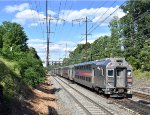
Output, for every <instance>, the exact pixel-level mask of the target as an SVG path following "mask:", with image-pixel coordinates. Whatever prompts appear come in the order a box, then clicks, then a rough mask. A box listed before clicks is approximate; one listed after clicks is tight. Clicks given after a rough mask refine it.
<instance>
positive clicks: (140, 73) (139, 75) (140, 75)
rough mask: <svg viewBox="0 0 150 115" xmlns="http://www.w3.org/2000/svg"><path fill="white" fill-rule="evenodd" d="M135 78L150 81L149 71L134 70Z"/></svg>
mask: <svg viewBox="0 0 150 115" xmlns="http://www.w3.org/2000/svg"><path fill="white" fill-rule="evenodd" d="M133 76H134V77H135V78H137V79H142V78H143V77H146V78H148V79H150V72H149V71H144V72H143V71H142V70H134V72H133Z"/></svg>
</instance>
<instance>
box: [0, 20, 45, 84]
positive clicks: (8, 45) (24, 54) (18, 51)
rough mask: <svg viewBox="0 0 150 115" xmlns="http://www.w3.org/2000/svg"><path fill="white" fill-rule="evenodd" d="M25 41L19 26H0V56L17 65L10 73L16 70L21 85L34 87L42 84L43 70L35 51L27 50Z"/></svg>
mask: <svg viewBox="0 0 150 115" xmlns="http://www.w3.org/2000/svg"><path fill="white" fill-rule="evenodd" d="M27 40H28V38H27V36H26V34H25V32H24V30H23V27H21V25H20V24H17V23H11V22H7V21H5V22H3V23H2V25H1V26H0V55H1V56H3V58H6V59H8V60H9V61H15V62H16V63H17V64H16V65H15V66H14V70H12V71H15V69H16V68H17V69H18V71H17V73H18V74H19V75H20V76H21V79H22V82H23V83H25V84H27V85H28V86H35V85H37V84H39V83H40V82H43V80H44V76H45V70H44V67H43V65H42V62H41V60H40V58H39V56H38V55H37V52H36V50H35V49H34V48H28V46H27ZM1 69H3V68H1ZM6 71H7V70H6ZM3 73H5V70H4V71H3ZM7 79H8V80H9V78H7ZM12 85H13V83H12Z"/></svg>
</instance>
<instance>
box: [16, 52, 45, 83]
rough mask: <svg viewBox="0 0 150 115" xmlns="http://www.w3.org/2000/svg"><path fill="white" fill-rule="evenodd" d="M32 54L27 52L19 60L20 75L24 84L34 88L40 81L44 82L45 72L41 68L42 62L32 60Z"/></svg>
mask: <svg viewBox="0 0 150 115" xmlns="http://www.w3.org/2000/svg"><path fill="white" fill-rule="evenodd" d="M34 56H35V55H34V54H33V53H31V52H29V53H28V54H26V55H24V56H23V57H22V58H21V59H20V60H19V63H18V64H19V68H20V74H21V76H22V77H23V80H24V81H25V83H27V84H28V85H29V86H35V85H37V84H39V83H40V82H41V81H42V79H43V80H44V76H45V70H44V68H43V66H42V62H41V61H40V60H39V59H36V58H34Z"/></svg>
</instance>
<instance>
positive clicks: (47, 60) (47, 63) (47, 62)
mask: <svg viewBox="0 0 150 115" xmlns="http://www.w3.org/2000/svg"><path fill="white" fill-rule="evenodd" d="M47 9H48V1H47V0H46V30H47V50H46V67H48V65H49V34H48V33H49V32H48V12H47Z"/></svg>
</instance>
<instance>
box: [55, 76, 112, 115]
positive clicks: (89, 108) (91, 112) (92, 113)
mask: <svg viewBox="0 0 150 115" xmlns="http://www.w3.org/2000/svg"><path fill="white" fill-rule="evenodd" d="M54 79H55V80H56V81H57V82H58V83H59V84H60V85H61V86H62V87H63V88H64V90H65V91H66V92H68V93H69V94H70V95H71V97H72V98H73V99H74V100H75V102H76V103H77V104H78V105H79V106H80V107H81V108H82V109H83V110H84V111H85V113H86V114H87V115H113V113H111V112H110V111H108V110H107V109H105V108H104V107H102V106H100V105H98V104H97V103H95V102H93V101H92V100H91V99H90V98H88V97H86V96H85V95H83V94H82V93H80V92H79V91H77V90H76V89H74V88H73V87H71V86H70V85H69V84H67V83H65V82H64V81H63V80H61V79H60V78H58V77H54Z"/></svg>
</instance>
